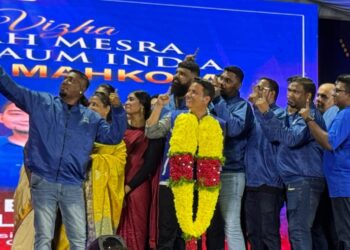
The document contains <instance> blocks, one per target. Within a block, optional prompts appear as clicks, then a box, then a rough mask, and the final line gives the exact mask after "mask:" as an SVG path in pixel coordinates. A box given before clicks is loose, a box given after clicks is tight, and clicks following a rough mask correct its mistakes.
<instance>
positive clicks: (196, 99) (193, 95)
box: [185, 82, 210, 111]
mask: <svg viewBox="0 0 350 250" xmlns="http://www.w3.org/2000/svg"><path fill="white" fill-rule="evenodd" d="M185 98H186V106H187V108H188V109H190V110H191V111H196V110H202V109H206V108H207V106H208V103H209V102H210V97H209V96H206V95H205V94H204V88H203V86H202V85H200V84H198V83H196V82H194V83H193V84H192V85H191V86H190V88H189V89H188V91H187V93H186V96H185Z"/></svg>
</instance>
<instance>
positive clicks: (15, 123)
mask: <svg viewBox="0 0 350 250" xmlns="http://www.w3.org/2000/svg"><path fill="white" fill-rule="evenodd" d="M0 122H1V123H3V124H4V126H5V127H7V128H8V129H11V130H13V131H16V132H18V133H22V134H27V133H28V132H29V115H28V114H27V113H25V112H24V111H22V110H21V109H19V108H18V107H17V106H16V105H15V104H14V103H9V104H8V105H7V106H6V107H5V109H4V112H3V113H1V114H0Z"/></svg>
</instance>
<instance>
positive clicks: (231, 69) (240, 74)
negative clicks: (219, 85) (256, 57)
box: [224, 66, 244, 82]
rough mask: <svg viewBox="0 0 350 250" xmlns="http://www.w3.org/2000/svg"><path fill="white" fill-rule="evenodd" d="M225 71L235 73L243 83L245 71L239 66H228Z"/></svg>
mask: <svg viewBox="0 0 350 250" xmlns="http://www.w3.org/2000/svg"><path fill="white" fill-rule="evenodd" d="M224 71H228V72H232V73H234V74H235V75H236V76H237V77H238V79H239V81H240V82H243V79H244V73H243V70H242V69H241V68H239V67H237V66H228V67H226V68H224Z"/></svg>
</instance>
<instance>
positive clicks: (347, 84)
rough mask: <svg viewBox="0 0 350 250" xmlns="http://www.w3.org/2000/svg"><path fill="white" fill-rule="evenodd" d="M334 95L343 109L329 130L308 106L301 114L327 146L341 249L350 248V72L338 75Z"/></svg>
mask: <svg viewBox="0 0 350 250" xmlns="http://www.w3.org/2000/svg"><path fill="white" fill-rule="evenodd" d="M334 97H335V103H336V105H337V106H338V107H339V109H340V111H339V112H338V113H337V115H336V117H335V119H334V120H333V122H332V123H331V125H330V128H329V129H328V133H327V130H326V129H324V128H322V127H321V126H319V125H318V124H317V123H316V122H315V119H314V117H313V115H312V113H311V112H310V108H309V107H308V106H307V107H306V108H305V109H303V110H301V111H300V113H301V115H302V117H303V118H304V119H305V121H306V123H307V125H308V127H309V129H310V131H311V133H312V135H313V136H314V137H315V139H316V140H317V142H318V143H319V144H320V145H321V146H322V147H323V148H324V149H325V154H324V161H323V164H324V171H325V176H326V180H327V184H328V189H329V195H330V197H331V200H332V208H333V214H334V221H335V229H336V232H337V237H338V240H339V242H338V244H339V245H338V248H337V249H350V126H349V124H350V75H348V74H347V75H340V76H338V78H337V80H336V86H335V94H334Z"/></svg>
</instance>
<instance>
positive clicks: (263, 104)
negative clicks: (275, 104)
mask: <svg viewBox="0 0 350 250" xmlns="http://www.w3.org/2000/svg"><path fill="white" fill-rule="evenodd" d="M268 94H269V92H268V91H263V92H262V94H257V96H258V98H257V99H256V101H255V103H254V105H255V106H256V107H257V108H258V109H259V111H260V112H261V113H266V112H267V111H269V110H270V105H269V102H268V101H267V95H268Z"/></svg>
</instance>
